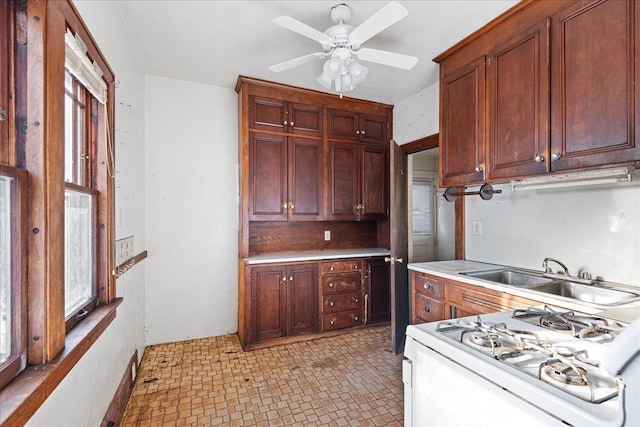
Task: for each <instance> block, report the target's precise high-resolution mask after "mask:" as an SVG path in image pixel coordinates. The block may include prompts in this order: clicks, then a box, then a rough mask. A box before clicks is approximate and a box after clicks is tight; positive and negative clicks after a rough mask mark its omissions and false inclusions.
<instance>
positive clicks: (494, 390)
mask: <svg viewBox="0 0 640 427" xmlns="http://www.w3.org/2000/svg"><path fill="white" fill-rule="evenodd" d="M407 338H408V340H409V337H407ZM409 345H410V346H411V351H410V353H411V355H410V356H409V358H410V360H411V362H410V363H406V364H405V365H404V369H405V370H411V373H410V376H409V373H408V372H403V377H405V378H406V379H405V426H416V427H417V426H446V425H451V426H461V425H469V426H471V425H472V426H491V427H495V426H500V425H505V426H513V425H565V424H563V423H562V421H560V420H559V419H558V418H556V417H553V416H551V415H550V414H548V413H547V412H545V411H544V410H542V409H540V408H538V407H536V406H533V405H531V404H530V403H528V402H526V401H525V400H522V399H521V398H519V397H517V396H515V395H514V394H512V393H511V392H509V391H507V390H504V389H503V388H502V387H500V386H498V385H496V384H495V383H493V382H491V381H489V380H488V379H486V378H484V377H483V376H481V375H479V374H477V373H475V372H473V371H471V370H469V369H467V368H465V367H464V366H461V365H460V364H458V363H456V362H454V361H453V360H451V359H450V358H448V357H445V356H443V355H441V354H440V353H437V352H436V351H434V350H432V349H431V348H429V347H427V346H425V345H422V344H420V343H418V342H417V341H415V340H412V339H411V343H410V344H409ZM453 351H454V352H455V351H457V349H453ZM405 355H407V353H405Z"/></svg>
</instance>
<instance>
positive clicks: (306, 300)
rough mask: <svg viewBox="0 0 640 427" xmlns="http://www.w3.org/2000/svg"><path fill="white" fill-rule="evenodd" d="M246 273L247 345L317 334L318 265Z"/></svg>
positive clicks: (254, 269) (266, 267) (267, 267)
mask: <svg viewBox="0 0 640 427" xmlns="http://www.w3.org/2000/svg"><path fill="white" fill-rule="evenodd" d="M250 270H251V272H250V290H251V304H250V308H249V312H250V321H249V334H248V335H249V343H259V342H263V341H268V340H272V339H275V338H281V337H285V336H293V335H300V334H306V333H312V332H316V331H317V330H318V315H317V306H318V303H317V301H318V297H317V295H318V263H306V264H291V265H286V264H272V265H261V266H256V267H250Z"/></svg>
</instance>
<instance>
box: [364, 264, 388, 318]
mask: <svg viewBox="0 0 640 427" xmlns="http://www.w3.org/2000/svg"><path fill="white" fill-rule="evenodd" d="M364 287H365V289H364V292H365V301H364V305H365V307H364V310H365V323H367V324H370V323H378V322H388V321H390V320H391V282H390V264H389V263H388V262H385V260H384V258H372V259H369V260H366V261H365V269H364Z"/></svg>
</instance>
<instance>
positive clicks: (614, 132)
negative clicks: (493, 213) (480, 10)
mask: <svg viewBox="0 0 640 427" xmlns="http://www.w3.org/2000/svg"><path fill="white" fill-rule="evenodd" d="M638 26H640V2H637V1H633V0H582V1H565V0H558V1H554V2H542V1H540V2H521V3H519V4H518V5H516V6H514V7H513V8H512V9H510V10H509V11H508V12H507V13H505V14H503V15H501V16H500V17H498V18H496V19H495V20H494V21H492V22H491V23H490V24H488V25H487V26H485V27H483V28H481V29H480V30H478V31H477V32H475V33H474V34H472V35H470V36H469V37H467V38H466V39H465V40H464V41H463V42H461V43H459V44H457V45H456V46H454V47H452V48H451V49H449V50H447V51H446V52H444V53H443V54H441V55H440V56H438V57H437V58H436V59H435V61H436V62H438V63H439V64H440V80H441V88H440V113H441V114H440V173H441V182H440V185H441V186H444V187H450V186H465V185H473V184H479V183H481V182H486V181H493V182H506V181H509V180H510V179H515V178H521V177H526V176H530V175H541V174H546V173H554V172H565V171H580V170H584V169H592V168H598V167H606V166H613V165H625V164H627V165H628V164H633V163H636V164H637V163H638V162H640V142H638V141H639V138H640V90H638V89H637V87H636V86H637V82H638V81H640V66H639V65H640V53H639V51H640V43H639V41H640V36H639V35H638V34H640V31H639V30H640V29H639V28H638ZM485 72H486V75H485ZM485 98H486V99H485Z"/></svg>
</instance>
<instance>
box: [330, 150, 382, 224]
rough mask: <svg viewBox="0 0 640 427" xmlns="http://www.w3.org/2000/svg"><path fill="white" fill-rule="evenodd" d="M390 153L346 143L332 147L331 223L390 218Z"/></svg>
mask: <svg viewBox="0 0 640 427" xmlns="http://www.w3.org/2000/svg"><path fill="white" fill-rule="evenodd" d="M388 159H389V150H387V149H386V148H383V147H375V146H368V145H361V144H353V143H346V142H337V141H335V142H330V143H329V179H328V182H329V188H328V194H329V205H328V212H327V219H330V220H358V221H359V220H374V219H384V218H386V217H387V208H388V198H389V197H388V194H389V185H388V182H389V176H388V166H387V165H388V164H389V160H388Z"/></svg>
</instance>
